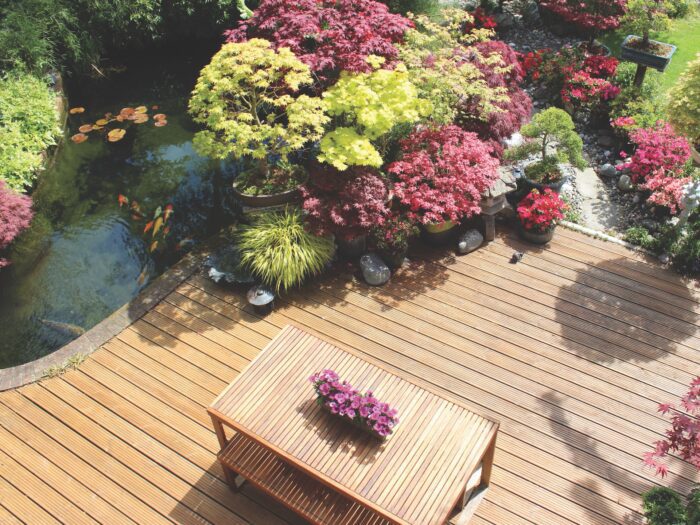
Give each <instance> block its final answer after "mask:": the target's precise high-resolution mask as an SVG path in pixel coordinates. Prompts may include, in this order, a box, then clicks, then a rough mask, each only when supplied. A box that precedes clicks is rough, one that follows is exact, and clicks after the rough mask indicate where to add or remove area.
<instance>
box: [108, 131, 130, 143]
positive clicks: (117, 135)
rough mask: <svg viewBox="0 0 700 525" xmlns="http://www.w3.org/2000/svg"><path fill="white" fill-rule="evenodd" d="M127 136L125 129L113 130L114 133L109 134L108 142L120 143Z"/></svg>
mask: <svg viewBox="0 0 700 525" xmlns="http://www.w3.org/2000/svg"><path fill="white" fill-rule="evenodd" d="M125 134H126V130H125V129H121V128H117V129H113V130H112V131H110V132H109V133H107V140H108V141H110V142H117V141H120V140H121V139H123V138H124V135H125Z"/></svg>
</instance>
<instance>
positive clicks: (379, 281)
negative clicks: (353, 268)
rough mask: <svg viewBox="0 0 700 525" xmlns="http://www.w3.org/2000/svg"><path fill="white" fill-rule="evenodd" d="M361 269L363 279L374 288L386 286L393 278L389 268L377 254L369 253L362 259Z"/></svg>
mask: <svg viewBox="0 0 700 525" xmlns="http://www.w3.org/2000/svg"><path fill="white" fill-rule="evenodd" d="M360 268H361V269H362V277H364V279H365V281H366V282H367V284H370V285H372V286H381V285H383V284H386V283H387V282H388V281H389V278H390V277H391V271H390V270H389V267H388V266H387V265H386V263H385V262H384V261H382V259H381V258H380V257H379V256H378V255H377V254H376V253H368V254H367V255H363V256H362V257H360Z"/></svg>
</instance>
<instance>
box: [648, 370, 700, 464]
mask: <svg viewBox="0 0 700 525" xmlns="http://www.w3.org/2000/svg"><path fill="white" fill-rule="evenodd" d="M659 412H661V413H662V414H664V415H667V414H670V413H672V415H671V428H670V429H669V430H668V431H667V432H666V438H665V439H663V440H661V441H657V442H656V443H655V444H654V450H653V452H647V453H646V454H644V463H645V464H646V465H648V466H650V467H652V468H654V469H656V473H657V474H659V475H661V476H662V477H663V476H666V474H667V473H668V467H667V466H666V464H664V463H663V458H665V457H666V456H668V454H669V453H673V454H676V455H678V456H680V457H681V458H682V459H684V460H685V461H688V462H689V463H690V464H691V465H694V466H695V468H697V469H698V470H700V377H696V378H695V379H693V380H692V381H691V383H690V388H689V389H688V392H687V393H686V394H684V395H683V396H682V397H681V401H680V408H677V407H676V406H674V405H672V404H670V403H663V404H660V405H659Z"/></svg>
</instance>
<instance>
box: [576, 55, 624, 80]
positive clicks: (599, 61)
mask: <svg viewBox="0 0 700 525" xmlns="http://www.w3.org/2000/svg"><path fill="white" fill-rule="evenodd" d="M619 64H620V61H619V60H618V59H617V58H615V57H606V56H603V55H590V56H587V57H586V58H585V59H584V60H583V64H581V69H582V70H583V71H585V72H586V73H588V74H589V75H590V76H592V77H593V78H605V79H608V78H610V77H612V76H613V75H614V74H615V73H616V72H617V66H618V65H619Z"/></svg>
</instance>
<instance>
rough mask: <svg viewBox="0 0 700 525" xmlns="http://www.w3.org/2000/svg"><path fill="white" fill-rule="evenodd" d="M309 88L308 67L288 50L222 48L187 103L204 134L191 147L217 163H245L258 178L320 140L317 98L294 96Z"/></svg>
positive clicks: (259, 43) (264, 44)
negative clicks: (234, 160)
mask: <svg viewBox="0 0 700 525" xmlns="http://www.w3.org/2000/svg"><path fill="white" fill-rule="evenodd" d="M311 82H312V77H311V72H310V71H309V67H308V66H307V65H306V64H304V63H302V62H301V61H300V60H299V59H298V58H296V57H295V56H294V54H293V53H292V52H291V51H289V49H286V48H281V49H279V50H278V51H275V50H274V49H272V45H271V44H270V42H268V41H266V40H261V39H253V40H251V41H249V42H245V43H240V44H225V45H224V46H223V47H222V48H221V50H220V51H219V52H217V53H216V54H215V55H214V57H213V58H212V60H211V62H210V63H209V64H208V65H207V66H205V67H204V69H202V71H201V73H200V76H199V79H198V80H197V84H196V86H195V89H194V91H193V94H192V98H191V99H190V104H189V109H190V113H191V114H192V116H193V119H194V121H195V122H197V123H199V124H203V125H204V126H205V127H206V129H205V130H204V131H200V132H198V133H197V134H196V135H195V138H194V146H195V148H196V149H197V151H199V152H200V153H202V154H203V155H208V156H210V157H213V158H217V159H225V158H227V157H229V156H233V157H235V158H238V159H241V158H250V159H253V160H254V161H255V162H256V164H257V178H258V179H259V180H261V181H264V180H266V179H267V178H268V177H270V176H271V171H270V170H271V167H273V168H274V167H275V166H276V165H278V163H280V162H282V164H284V163H285V162H287V161H288V156H289V155H290V154H291V153H295V152H299V151H300V150H302V149H303V148H304V147H305V146H306V145H307V144H309V143H312V142H314V141H317V140H319V139H320V138H321V136H322V134H323V130H324V125H325V124H326V123H327V122H328V117H327V116H326V115H325V113H324V111H323V106H324V105H323V102H322V100H321V99H319V98H314V97H309V96H307V95H303V94H299V90H300V88H301V87H302V86H305V85H309V84H311Z"/></svg>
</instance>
